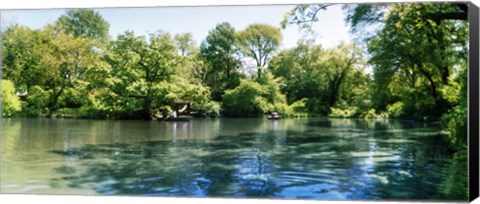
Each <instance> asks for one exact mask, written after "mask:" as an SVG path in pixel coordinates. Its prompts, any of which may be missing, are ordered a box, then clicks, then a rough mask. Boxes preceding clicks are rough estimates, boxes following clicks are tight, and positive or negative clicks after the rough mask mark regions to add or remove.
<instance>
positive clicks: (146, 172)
mask: <svg viewBox="0 0 480 204" xmlns="http://www.w3.org/2000/svg"><path fill="white" fill-rule="evenodd" d="M302 122H305V121H302ZM247 124H250V125H251V127H252V128H253V129H254V130H256V131H253V132H250V133H235V134H222V135H219V136H215V137H209V138H208V139H202V140H198V139H193V138H182V139H178V140H173V141H150V142H142V143H133V144H118V143H117V144H111V145H87V146H84V147H81V148H72V149H68V150H63V151H54V153H57V154H61V155H64V156H65V157H75V158H78V159H79V162H80V163H81V164H82V165H81V166H80V165H78V166H74V167H72V166H70V167H63V168H58V169H57V170H58V171H62V173H63V174H65V177H64V178H63V179H64V180H67V181H68V182H69V183H70V186H73V187H75V186H77V187H85V188H92V189H95V191H97V192H98V193H101V194H122V195H135V194H141V195H161V196H212V197H218V196H222V197H282V198H329V199H403V198H408V199H432V198H436V197H435V195H436V194H438V192H439V186H440V183H442V177H441V176H442V175H444V173H447V175H453V173H458V171H461V168H457V167H451V168H450V170H448V171H444V170H443V169H444V167H445V165H446V162H447V159H448V158H450V157H451V156H450V155H449V154H450V153H449V152H448V150H447V149H446V148H445V145H444V142H442V141H441V140H440V139H439V138H440V137H441V135H438V132H436V129H435V128H431V127H429V126H428V125H427V126H423V125H414V124H411V123H403V122H393V123H392V122H388V121H377V122H369V121H363V120H349V121H343V122H342V121H340V120H327V121H325V120H324V119H320V120H318V121H315V120H314V119H311V123H307V126H308V128H303V127H302V128H301V129H300V131H299V130H295V129H294V128H284V125H288V126H290V125H292V124H289V123H285V124H283V122H281V121H279V122H278V124H277V126H274V125H273V124H272V123H271V121H268V122H265V121H264V122H263V123H259V124H260V125H258V124H257V125H256V126H255V125H254V124H253V123H247ZM194 125H195V123H193V125H191V126H188V127H187V126H186V127H185V128H187V129H188V128H192V127H193V126H194ZM220 125H223V127H221V128H220V129H224V128H228V127H229V126H227V124H220ZM326 126H328V128H326ZM172 127H173V126H172ZM272 127H273V128H275V129H274V130H272ZM291 127H294V125H293V126H291ZM177 128H178V126H177ZM246 130H247V129H246ZM182 131H183V130H182ZM185 131H188V130H185ZM232 132H233V131H232ZM232 132H230V133H232ZM181 135H184V134H181ZM188 135H190V133H188ZM458 163H459V165H457V166H461V163H460V162H458ZM72 168H73V169H72ZM458 169H460V170H458ZM452 172H453V173H452ZM448 179H449V181H450V183H455V182H451V181H454V180H455V178H454V177H452V176H449V178H448ZM443 183H445V184H442V185H443V187H442V189H443V191H444V192H448V191H450V192H451V191H452V190H451V188H449V187H450V185H449V184H448V182H443ZM457 184H458V183H457ZM445 197H447V198H449V197H448V194H447V193H445ZM442 198H443V197H442Z"/></svg>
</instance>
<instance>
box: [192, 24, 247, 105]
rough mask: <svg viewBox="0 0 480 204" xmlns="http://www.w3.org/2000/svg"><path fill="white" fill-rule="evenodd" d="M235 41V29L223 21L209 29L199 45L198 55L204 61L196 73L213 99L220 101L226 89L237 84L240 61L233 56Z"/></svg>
mask: <svg viewBox="0 0 480 204" xmlns="http://www.w3.org/2000/svg"><path fill="white" fill-rule="evenodd" d="M236 41H237V39H236V37H235V29H234V28H233V27H232V26H231V25H230V24H229V23H226V22H224V23H220V24H218V25H217V26H216V27H215V28H214V29H212V30H210V31H209V32H208V35H207V38H206V40H205V41H204V42H203V43H202V45H201V46H200V53H199V55H200V56H199V57H200V58H201V59H202V60H203V61H204V64H203V66H204V68H203V69H200V70H198V74H197V75H198V76H199V77H200V79H201V81H202V82H203V83H204V84H206V85H207V86H208V87H210V89H211V95H212V99H213V100H216V101H220V100H221V99H222V95H223V94H224V91H225V90H226V89H232V88H234V87H236V86H238V84H239V74H238V73H237V68H238V66H239V65H240V61H239V60H238V59H236V58H235V56H234V54H235V53H236V50H235V43H236Z"/></svg>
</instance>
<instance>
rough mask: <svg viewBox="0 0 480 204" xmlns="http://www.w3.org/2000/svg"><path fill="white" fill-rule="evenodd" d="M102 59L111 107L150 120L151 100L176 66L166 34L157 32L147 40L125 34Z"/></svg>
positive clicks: (175, 58) (177, 61) (170, 43)
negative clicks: (112, 97) (106, 69)
mask: <svg viewBox="0 0 480 204" xmlns="http://www.w3.org/2000/svg"><path fill="white" fill-rule="evenodd" d="M110 50H111V53H109V54H108V55H107V56H106V57H105V60H106V61H107V62H108V63H109V64H110V65H111V67H112V70H111V78H110V79H109V80H108V86H109V88H110V89H111V91H113V92H114V93H115V95H116V97H115V100H113V101H114V103H115V104H113V106H120V107H125V109H128V111H133V112H135V111H136V114H138V116H139V117H140V118H143V119H150V118H151V115H152V109H154V108H157V107H153V106H154V105H158V104H154V101H155V100H159V99H161V98H164V97H165V95H166V94H168V93H164V92H162V90H164V89H165V86H168V83H166V82H168V81H169V80H170V79H171V76H172V75H173V74H174V72H175V69H176V67H177V66H178V64H179V56H178V54H177V53H176V52H175V45H174V42H173V39H172V37H171V35H170V34H169V33H166V32H161V31H158V32H156V33H152V34H150V35H149V36H148V38H146V37H143V36H136V35H135V34H134V33H133V32H131V31H127V32H125V33H123V34H121V35H119V36H118V38H117V40H116V41H114V42H113V43H112V45H111V47H110Z"/></svg>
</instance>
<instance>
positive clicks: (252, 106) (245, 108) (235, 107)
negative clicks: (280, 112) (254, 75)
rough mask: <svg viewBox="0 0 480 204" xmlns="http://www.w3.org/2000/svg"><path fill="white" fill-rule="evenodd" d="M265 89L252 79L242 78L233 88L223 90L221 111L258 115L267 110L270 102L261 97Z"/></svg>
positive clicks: (232, 114)
mask: <svg viewBox="0 0 480 204" xmlns="http://www.w3.org/2000/svg"><path fill="white" fill-rule="evenodd" d="M264 95H266V91H265V90H264V89H263V87H262V85H261V84H259V83H257V82H254V81H252V80H246V79H242V80H240V85H239V86H238V87H236V88H235V89H230V90H227V91H225V94H224V95H223V103H222V112H223V114H225V115H226V116H233V117H248V116H260V115H263V114H265V113H267V112H268V108H269V106H270V104H269V103H268V101H267V100H266V99H265V98H264V97H263V96H264Z"/></svg>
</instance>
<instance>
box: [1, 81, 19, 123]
mask: <svg viewBox="0 0 480 204" xmlns="http://www.w3.org/2000/svg"><path fill="white" fill-rule="evenodd" d="M0 87H1V88H2V96H1V97H2V116H12V114H14V113H16V112H18V111H20V110H21V109H22V106H21V102H20V99H19V98H18V96H16V95H15V86H14V85H13V83H12V82H11V81H9V80H2V83H1V86H0Z"/></svg>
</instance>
